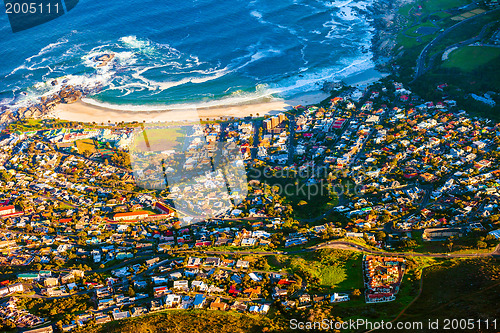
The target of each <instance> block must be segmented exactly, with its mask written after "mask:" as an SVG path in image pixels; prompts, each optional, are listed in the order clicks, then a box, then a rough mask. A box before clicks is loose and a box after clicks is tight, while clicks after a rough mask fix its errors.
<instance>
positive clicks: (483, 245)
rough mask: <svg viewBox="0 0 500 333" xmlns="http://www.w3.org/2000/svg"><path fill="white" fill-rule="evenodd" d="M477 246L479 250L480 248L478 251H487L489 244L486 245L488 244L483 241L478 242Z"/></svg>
mask: <svg viewBox="0 0 500 333" xmlns="http://www.w3.org/2000/svg"><path fill="white" fill-rule="evenodd" d="M476 246H477V248H478V250H479V249H485V248H487V247H488V244H486V243H485V242H483V241H477V243H476Z"/></svg>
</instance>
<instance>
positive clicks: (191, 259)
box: [186, 257, 201, 268]
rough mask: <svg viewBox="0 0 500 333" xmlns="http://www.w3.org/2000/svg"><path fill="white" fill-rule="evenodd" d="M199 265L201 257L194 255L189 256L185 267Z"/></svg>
mask: <svg viewBox="0 0 500 333" xmlns="http://www.w3.org/2000/svg"><path fill="white" fill-rule="evenodd" d="M200 266H201V259H200V258H195V257H189V259H188V261H187V264H186V267H187V268H197V267H200Z"/></svg>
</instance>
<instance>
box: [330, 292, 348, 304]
mask: <svg viewBox="0 0 500 333" xmlns="http://www.w3.org/2000/svg"><path fill="white" fill-rule="evenodd" d="M347 301H349V295H347V294H337V293H334V294H333V295H332V296H331V297H330V303H338V302H347Z"/></svg>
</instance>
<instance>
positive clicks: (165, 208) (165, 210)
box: [154, 201, 175, 216]
mask: <svg viewBox="0 0 500 333" xmlns="http://www.w3.org/2000/svg"><path fill="white" fill-rule="evenodd" d="M154 208H155V209H156V210H159V211H160V212H162V213H163V214H166V215H168V216H174V213H175V212H174V210H173V209H171V208H170V207H168V206H167V205H165V204H164V203H162V202H159V201H157V202H155V204H154Z"/></svg>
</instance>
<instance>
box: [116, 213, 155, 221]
mask: <svg viewBox="0 0 500 333" xmlns="http://www.w3.org/2000/svg"><path fill="white" fill-rule="evenodd" d="M148 216H149V213H148V212H146V211H137V212H128V213H118V214H115V215H114V216H113V220H115V221H134V220H143V219H145V218H147V217H148Z"/></svg>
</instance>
